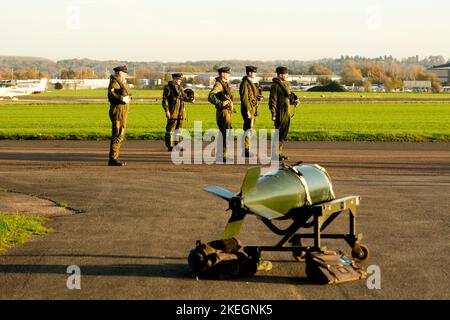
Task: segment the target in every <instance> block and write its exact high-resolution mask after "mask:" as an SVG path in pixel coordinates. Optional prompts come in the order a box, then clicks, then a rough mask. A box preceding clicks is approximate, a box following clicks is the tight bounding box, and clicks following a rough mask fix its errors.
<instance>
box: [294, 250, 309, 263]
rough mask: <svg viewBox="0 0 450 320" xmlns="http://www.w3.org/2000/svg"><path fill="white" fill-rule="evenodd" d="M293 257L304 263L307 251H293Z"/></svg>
mask: <svg viewBox="0 0 450 320" xmlns="http://www.w3.org/2000/svg"><path fill="white" fill-rule="evenodd" d="M292 256H293V257H294V259H295V260H297V261H298V262H304V261H305V258H306V251H301V250H298V249H294V251H292Z"/></svg>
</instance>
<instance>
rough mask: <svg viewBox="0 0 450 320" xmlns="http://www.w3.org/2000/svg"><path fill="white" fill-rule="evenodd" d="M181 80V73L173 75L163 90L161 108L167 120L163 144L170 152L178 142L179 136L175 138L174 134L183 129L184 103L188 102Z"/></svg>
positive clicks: (184, 118) (184, 117)
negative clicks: (164, 143)
mask: <svg viewBox="0 0 450 320" xmlns="http://www.w3.org/2000/svg"><path fill="white" fill-rule="evenodd" d="M182 79H183V74H182V73H173V74H172V81H169V83H168V84H167V85H165V86H164V89H163V98H162V107H163V109H164V111H165V113H166V118H167V125H166V135H165V142H166V147H167V150H168V151H172V149H173V148H174V147H175V146H176V145H177V144H178V142H180V140H181V138H182V137H181V135H178V137H176V138H175V137H174V132H175V131H176V130H178V129H181V128H183V123H184V121H185V120H186V110H185V108H184V103H185V102H188V101H189V100H188V98H187V97H186V95H185V93H184V91H183V88H182V87H181V81H182ZM180 151H182V150H180Z"/></svg>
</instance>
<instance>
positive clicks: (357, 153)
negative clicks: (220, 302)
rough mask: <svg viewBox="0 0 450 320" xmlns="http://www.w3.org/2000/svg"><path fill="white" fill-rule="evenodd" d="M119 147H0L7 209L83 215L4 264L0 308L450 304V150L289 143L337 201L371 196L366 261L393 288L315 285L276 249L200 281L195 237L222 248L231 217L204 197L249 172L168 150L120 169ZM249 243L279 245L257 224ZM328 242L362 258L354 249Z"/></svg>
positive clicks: (154, 149) (151, 150)
mask: <svg viewBox="0 0 450 320" xmlns="http://www.w3.org/2000/svg"><path fill="white" fill-rule="evenodd" d="M108 147H109V145H108V142H107V141H5V140H2V141H0V189H4V190H3V192H4V193H3V195H2V197H0V199H2V200H1V201H2V202H3V204H4V205H7V204H8V203H7V202H8V201H10V202H11V203H10V205H14V202H15V201H17V199H18V198H17V195H18V194H21V195H22V196H24V197H26V196H27V195H30V196H31V195H33V196H34V198H38V199H40V200H43V199H47V200H49V201H50V200H51V201H52V202H53V203H58V202H61V201H64V202H66V203H67V204H68V205H69V206H70V207H71V208H73V209H74V210H75V211H73V212H72V213H71V214H60V215H59V214H51V213H49V215H50V216H52V221H51V222H50V223H49V224H48V225H49V226H50V227H51V228H52V229H53V230H54V231H53V233H51V234H49V235H45V236H36V237H33V239H32V241H30V242H28V243H26V244H25V245H21V246H18V247H15V248H13V249H11V250H9V251H7V252H6V253H5V254H3V255H0V299H263V300H264V299H281V300H284V299H450V289H449V285H450V281H449V280H450V278H449V271H448V270H449V269H448V265H449V264H450V256H449V252H450V222H449V221H450V219H449V214H450V212H449V210H450V197H449V195H450V143H369V142H367V143H365V142H358V143H350V142H348V143H346V142H339V143H338V142H336V143H334V142H291V143H288V144H287V147H286V153H287V155H288V156H289V157H290V159H291V160H292V162H297V161H301V160H303V161H304V162H305V163H318V164H320V165H322V166H324V167H325V168H326V169H327V170H328V172H329V174H330V175H331V178H332V180H333V185H334V189H335V193H336V195H337V196H343V195H353V194H355V195H360V196H362V203H361V206H360V207H359V211H358V213H359V216H358V220H357V231H358V232H362V233H363V234H364V239H363V243H364V244H366V245H367V246H368V247H369V248H370V251H371V257H370V258H369V261H368V262H367V265H377V266H379V267H380V269H381V289H380V290H370V289H368V288H367V286H366V281H358V282H353V283H348V284H343V285H338V286H318V285H314V284H311V283H310V282H308V280H307V279H306V278H305V272H304V264H302V263H299V262H296V261H294V260H293V258H292V257H291V256H290V254H288V253H284V254H280V253H277V254H274V253H264V255H263V257H264V258H266V259H270V260H271V261H272V262H273V270H272V271H270V272H258V273H257V275H256V276H255V277H252V278H244V279H238V280H228V281H206V280H200V281H197V280H195V279H192V278H190V277H189V275H188V266H187V258H186V257H187V255H188V253H189V250H190V249H191V248H192V247H193V246H194V244H195V240H197V239H201V240H203V241H209V240H214V239H219V238H220V237H221V235H222V231H223V228H224V226H225V224H226V221H227V220H228V217H229V213H228V212H225V209H226V203H225V202H224V201H223V200H221V199H217V198H215V197H213V196H211V195H209V194H207V193H205V192H203V191H202V188H204V187H205V186H209V185H218V186H222V187H226V188H228V189H230V190H232V191H238V190H239V188H240V184H241V182H242V179H243V176H244V174H245V171H246V168H247V166H245V165H212V166H209V165H181V166H175V165H174V164H172V163H171V160H170V154H168V153H167V152H165V149H164V148H163V142H161V141H126V142H125V143H124V146H123V148H122V159H123V160H125V161H127V162H128V165H127V166H126V167H122V168H117V167H107V166H106V162H107V153H108ZM5 190H6V191H5ZM8 194H10V195H11V197H8ZM30 203H33V202H31V200H30ZM41 205H42V204H41ZM36 206H38V204H36ZM0 209H1V208H0ZM22 210H23V208H22ZM30 210H31V211H32V210H33V208H30ZM36 210H37V207H36ZM346 222H347V219H343V218H341V221H339V222H338V221H337V222H336V224H335V225H334V227H333V229H332V230H335V231H340V232H343V231H345V230H346ZM240 239H241V240H242V241H243V243H244V244H246V245H252V244H258V245H262V244H268V245H271V244H275V243H276V241H277V240H278V239H279V237H278V236H276V235H274V234H272V233H271V232H270V231H269V230H268V229H267V228H266V227H265V226H264V225H263V224H262V223H261V222H260V221H257V220H256V219H255V217H253V216H250V217H247V219H246V221H245V222H244V228H243V231H242V234H241V236H240ZM325 244H327V245H328V247H330V248H340V249H343V250H344V251H346V252H347V253H349V252H350V250H349V249H350V248H349V247H348V245H347V244H346V243H344V242H343V241H334V242H326V243H325ZM70 265H78V266H79V267H80V268H81V273H82V277H81V290H68V289H67V287H66V281H67V278H68V276H69V275H68V274H66V270H67V267H68V266H70Z"/></svg>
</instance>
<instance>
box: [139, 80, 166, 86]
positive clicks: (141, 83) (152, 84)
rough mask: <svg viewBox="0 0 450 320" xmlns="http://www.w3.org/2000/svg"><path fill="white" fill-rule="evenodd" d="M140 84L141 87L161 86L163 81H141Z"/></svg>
mask: <svg viewBox="0 0 450 320" xmlns="http://www.w3.org/2000/svg"><path fill="white" fill-rule="evenodd" d="M139 84H140V85H141V87H146V86H160V85H161V84H162V79H139Z"/></svg>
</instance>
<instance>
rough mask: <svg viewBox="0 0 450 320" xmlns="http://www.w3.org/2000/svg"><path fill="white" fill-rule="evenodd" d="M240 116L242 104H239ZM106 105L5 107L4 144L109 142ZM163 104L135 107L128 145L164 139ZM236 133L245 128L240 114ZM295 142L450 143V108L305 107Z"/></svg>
mask: <svg viewBox="0 0 450 320" xmlns="http://www.w3.org/2000/svg"><path fill="white" fill-rule="evenodd" d="M236 108H237V109H238V110H239V104H236ZM108 110H109V107H108V105H107V104H106V103H49V102H42V103H26V102H15V103H9V102H8V103H5V102H4V103H0V139H73V140H76V139H87V140H101V139H108V138H109V137H110V132H111V129H110V128H111V123H110V121H109V117H108ZM270 118H271V116H270V112H269V110H268V106H267V103H263V104H262V105H261V106H260V108H259V117H258V119H257V122H256V129H271V128H272V127H273V123H272V121H271V119H270ZM195 120H200V121H202V122H203V130H207V129H212V128H213V129H215V128H217V125H216V119H215V109H214V107H213V106H212V105H210V104H207V103H196V104H193V105H188V122H187V124H186V127H187V129H189V130H190V131H191V132H192V130H193V126H194V121H195ZM165 123H166V121H165V117H164V112H163V110H162V107H161V105H160V103H134V104H132V105H131V107H130V112H129V116H128V126H127V139H163V137H164V130H165ZM233 128H235V129H236V128H242V117H241V115H240V112H239V111H238V112H237V113H236V114H234V115H233ZM289 139H291V140H306V141H319V140H326V141H418V142H426V141H441V142H449V141H450V102H372V103H370V102H366V103H363V102H358V103H343V102H339V103H304V104H302V105H301V106H300V107H299V109H298V111H297V114H296V116H295V117H294V118H293V119H292V121H291V128H290V134H289Z"/></svg>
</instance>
